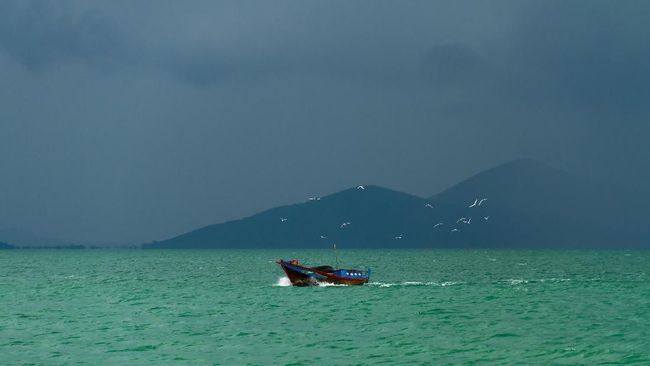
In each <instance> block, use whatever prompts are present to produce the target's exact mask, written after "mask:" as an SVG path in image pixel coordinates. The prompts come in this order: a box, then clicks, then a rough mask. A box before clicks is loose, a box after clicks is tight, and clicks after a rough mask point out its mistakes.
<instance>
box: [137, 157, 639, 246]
mask: <svg viewBox="0 0 650 366" xmlns="http://www.w3.org/2000/svg"><path fill="white" fill-rule="evenodd" d="M484 198H485V199H486V200H484V201H483V202H482V203H481V204H480V205H479V204H478V202H477V203H476V204H475V205H474V207H468V206H471V205H472V204H473V203H474V201H475V200H481V199H484ZM649 205H650V200H648V197H646V196H644V195H641V194H638V193H634V192H630V191H629V190H624V189H617V188H615V187H608V186H604V185H601V184H598V183H595V182H589V181H587V180H583V179H581V178H578V177H575V176H573V175H571V174H569V173H567V172H564V171H561V170H558V169H555V168H552V167H549V166H547V165H544V164H542V163H539V162H537V161H534V160H530V159H522V160H516V161H512V162H509V163H506V164H503V165H500V166H498V167H495V168H492V169H489V170H486V171H484V172H481V173H479V174H477V175H475V176H472V177H470V178H468V179H466V180H464V181H462V182H460V183H458V184H457V185H455V186H453V187H451V188H449V189H447V190H445V191H443V192H441V193H439V194H436V195H434V196H431V197H429V198H421V197H417V196H413V195H410V194H406V193H402V192H397V191H393V190H390V189H386V188H381V187H377V186H365V187H364V189H361V188H351V189H347V190H344V191H341V192H338V193H334V194H332V195H329V196H326V197H323V198H321V199H318V200H312V201H308V202H303V203H298V204H294V205H289V206H282V207H277V208H273V209H270V210H267V211H264V212H261V213H259V214H256V215H253V216H250V217H247V218H243V219H241V220H235V221H230V222H226V223H222V224H216V225H210V226H207V227H204V228H201V229H198V230H195V231H191V232H189V233H186V234H182V235H179V236H177V237H175V238H171V239H168V240H164V241H160V242H153V243H148V244H144V245H143V248H145V249H171V248H325V247H328V246H329V245H331V243H338V244H339V245H341V246H343V247H357V248H382V247H383V248H386V247H412V248H457V247H469V248H477V247H506V248H527V247H538V248H539V247H543V248H576V247H650V230H648V229H647V227H646V226H647V225H645V223H646V219H647V218H648V216H649V215H648V212H647V207H649ZM462 218H464V220H463V221H465V222H462V221H460V219H462ZM345 223H349V224H347V225H344V224H345ZM439 223H442V224H439ZM436 224H439V225H437V226H436ZM321 236H323V237H324V238H321Z"/></svg>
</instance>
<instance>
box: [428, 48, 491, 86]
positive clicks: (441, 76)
mask: <svg viewBox="0 0 650 366" xmlns="http://www.w3.org/2000/svg"><path fill="white" fill-rule="evenodd" d="M421 67H422V77H423V78H424V79H425V80H426V81H427V82H430V83H432V84H434V85H435V86H438V87H447V86H450V85H454V84H465V83H467V82H472V81H473V82H476V81H477V78H484V77H486V73H488V72H489V67H488V65H487V63H486V60H485V59H483V57H481V56H480V55H479V54H478V53H477V52H476V51H475V50H473V49H472V48H470V47H469V46H466V45H462V44H458V43H452V44H442V45H436V46H433V47H431V49H429V51H427V53H426V54H425V55H424V57H423V60H422V66H421ZM466 86H468V87H472V85H466Z"/></svg>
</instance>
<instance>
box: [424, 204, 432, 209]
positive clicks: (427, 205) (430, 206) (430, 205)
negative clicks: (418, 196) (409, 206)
mask: <svg viewBox="0 0 650 366" xmlns="http://www.w3.org/2000/svg"><path fill="white" fill-rule="evenodd" d="M424 207H428V208H433V205H432V204H430V203H427V204H426V205H424Z"/></svg>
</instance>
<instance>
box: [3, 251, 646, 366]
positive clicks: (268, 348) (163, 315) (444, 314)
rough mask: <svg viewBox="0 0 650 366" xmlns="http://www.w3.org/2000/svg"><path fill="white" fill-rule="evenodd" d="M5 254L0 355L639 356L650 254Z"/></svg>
mask: <svg viewBox="0 0 650 366" xmlns="http://www.w3.org/2000/svg"><path fill="white" fill-rule="evenodd" d="M340 254H341V263H342V265H345V266H348V267H356V268H359V269H365V268H366V267H371V268H372V273H373V275H372V278H371V282H370V283H369V284H368V285H366V286H363V287H346V286H325V287H311V288H296V287H291V286H289V283H288V280H287V279H286V278H285V277H284V276H283V273H282V271H281V269H280V268H279V266H278V265H276V264H275V263H273V260H277V259H279V258H287V259H289V258H297V259H300V260H301V262H304V263H306V264H313V265H320V264H328V263H329V264H331V263H332V262H334V261H333V255H332V253H331V252H330V251H315V250H285V251H282V250H242V251H236V250H224V251H137V250H124V251H110V250H86V251H75V250H57V251H45V250H35V251H23V250H14V251H2V252H0V309H2V311H1V312H0V355H1V356H0V357H1V359H0V364H2V365H25V364H30V365H62V364H75V365H84V364H85V365H99V364H101V365H140V364H142V365H145V364H156V365H166V364H170V365H199V364H200V365H203V364H209V365H247V364H249V365H267V364H291V365H312V364H328V365H335V364H346V365H347V364H381V363H385V364H404V365H428V364H466V363H467V364H469V363H472V364H474V363H479V364H510V363H519V364H597V363H610V364H650V334H649V333H650V276H649V274H648V273H650V252H646V251H639V252H636V251H506V250H486V251H484V250H476V251H470V250H374V251H370V250H345V251H341V253H340Z"/></svg>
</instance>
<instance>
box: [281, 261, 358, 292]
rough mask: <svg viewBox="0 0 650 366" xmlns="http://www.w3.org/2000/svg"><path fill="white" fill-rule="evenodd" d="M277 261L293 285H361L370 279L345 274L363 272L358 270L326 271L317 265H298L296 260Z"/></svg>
mask: <svg viewBox="0 0 650 366" xmlns="http://www.w3.org/2000/svg"><path fill="white" fill-rule="evenodd" d="M276 263H277V264H279V265H280V266H281V267H282V269H283V270H284V273H286V274H287V277H288V278H289V280H290V281H291V284H292V285H293V286H319V285H322V284H332V285H347V286H360V285H364V284H366V283H368V280H369V277H368V276H367V275H364V276H361V275H360V276H358V278H352V277H349V276H347V275H345V274H346V273H348V274H350V273H353V274H357V273H358V274H361V273H362V272H361V271H358V270H337V271H335V272H325V271H322V270H319V269H317V268H315V267H304V266H301V265H298V264H297V262H296V261H284V260H280V261H279V262H276Z"/></svg>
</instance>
